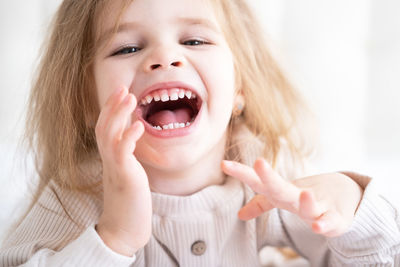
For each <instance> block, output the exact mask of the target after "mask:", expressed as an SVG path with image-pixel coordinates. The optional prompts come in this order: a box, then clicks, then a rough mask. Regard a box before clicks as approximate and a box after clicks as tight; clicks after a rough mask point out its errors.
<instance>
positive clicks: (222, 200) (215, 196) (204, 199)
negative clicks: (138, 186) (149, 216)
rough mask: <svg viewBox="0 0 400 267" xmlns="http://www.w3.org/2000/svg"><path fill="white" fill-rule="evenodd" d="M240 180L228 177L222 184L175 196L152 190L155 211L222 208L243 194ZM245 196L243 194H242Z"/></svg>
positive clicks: (173, 212) (169, 212)
mask: <svg viewBox="0 0 400 267" xmlns="http://www.w3.org/2000/svg"><path fill="white" fill-rule="evenodd" d="M241 191H242V185H241V183H240V181H239V180H237V179H235V178H232V177H227V178H226V179H225V182H224V183H223V184H220V185H211V186H208V187H206V188H204V189H202V190H200V191H198V192H196V193H194V194H192V195H189V196H174V195H166V194H160V193H154V192H152V193H151V195H152V201H153V202H152V204H153V213H154V214H157V215H159V216H175V215H179V214H185V213H186V214H188V213H193V212H199V211H200V212H201V211H208V212H209V211H212V210H221V209H223V208H224V207H225V206H227V203H229V202H230V201H231V200H232V199H233V198H235V197H239V195H241V193H240V192H241ZM241 197H242V198H243V196H241Z"/></svg>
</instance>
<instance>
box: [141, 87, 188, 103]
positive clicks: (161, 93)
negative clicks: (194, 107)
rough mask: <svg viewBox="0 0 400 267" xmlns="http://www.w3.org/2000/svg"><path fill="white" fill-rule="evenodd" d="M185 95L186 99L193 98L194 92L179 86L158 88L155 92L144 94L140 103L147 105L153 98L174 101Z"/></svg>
mask: <svg viewBox="0 0 400 267" xmlns="http://www.w3.org/2000/svg"><path fill="white" fill-rule="evenodd" d="M185 96H186V97H187V98H188V99H195V98H196V94H195V93H193V92H192V91H189V90H185V89H180V88H173V89H168V90H167V89H162V90H158V91H155V92H152V93H151V94H148V95H146V96H145V97H143V98H142V100H141V102H140V103H141V104H142V105H148V104H150V103H151V102H152V101H153V100H154V101H156V102H157V101H160V100H161V101H162V102H166V101H169V100H171V101H175V100H178V99H179V98H184V97H185Z"/></svg>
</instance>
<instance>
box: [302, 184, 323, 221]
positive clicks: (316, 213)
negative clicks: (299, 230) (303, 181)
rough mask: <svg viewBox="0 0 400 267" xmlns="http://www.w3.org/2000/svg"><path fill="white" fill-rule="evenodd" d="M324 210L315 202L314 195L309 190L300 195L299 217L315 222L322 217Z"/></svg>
mask: <svg viewBox="0 0 400 267" xmlns="http://www.w3.org/2000/svg"><path fill="white" fill-rule="evenodd" d="M322 213H323V210H322V208H321V207H319V205H318V203H317V201H316V200H315V197H314V194H313V193H312V192H311V191H309V190H303V191H302V192H301V193H300V204H299V216H300V217H301V218H302V219H304V220H310V221H313V220H315V219H317V218H318V217H320V216H321V214H322Z"/></svg>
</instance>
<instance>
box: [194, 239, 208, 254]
mask: <svg viewBox="0 0 400 267" xmlns="http://www.w3.org/2000/svg"><path fill="white" fill-rule="evenodd" d="M191 249H192V253H193V254H194V255H196V256H200V255H203V254H204V252H205V251H206V249H207V246H206V243H205V242H204V241H201V240H198V241H196V242H194V243H193V245H192V248H191Z"/></svg>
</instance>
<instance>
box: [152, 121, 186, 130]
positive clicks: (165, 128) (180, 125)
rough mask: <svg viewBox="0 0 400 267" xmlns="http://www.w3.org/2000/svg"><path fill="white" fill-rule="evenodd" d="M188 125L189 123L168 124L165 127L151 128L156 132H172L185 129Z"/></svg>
mask: <svg viewBox="0 0 400 267" xmlns="http://www.w3.org/2000/svg"><path fill="white" fill-rule="evenodd" d="M189 125H190V122H186V123H183V122H182V123H178V122H176V123H170V124H167V125H163V126H153V128H154V129H156V130H158V131H162V130H172V129H179V128H185V127H188V126H189Z"/></svg>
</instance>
